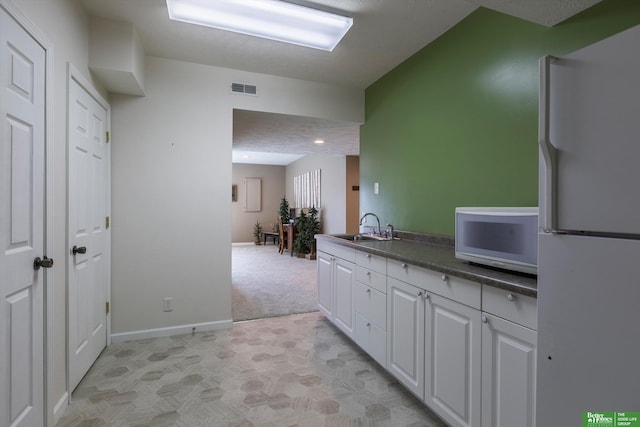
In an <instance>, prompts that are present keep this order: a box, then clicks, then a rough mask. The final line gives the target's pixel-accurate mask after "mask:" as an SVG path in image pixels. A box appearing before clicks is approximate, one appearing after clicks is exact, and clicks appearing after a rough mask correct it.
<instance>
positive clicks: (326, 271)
mask: <svg viewBox="0 0 640 427" xmlns="http://www.w3.org/2000/svg"><path fill="white" fill-rule="evenodd" d="M331 258H332V257H331V255H329V254H326V253H324V252H318V256H317V259H318V308H319V309H320V311H321V312H322V313H324V315H325V316H327V317H328V318H329V319H331V320H333V302H332V298H333V291H332V289H331V282H332V281H333V278H332V272H331V269H332V265H333V262H332V261H331Z"/></svg>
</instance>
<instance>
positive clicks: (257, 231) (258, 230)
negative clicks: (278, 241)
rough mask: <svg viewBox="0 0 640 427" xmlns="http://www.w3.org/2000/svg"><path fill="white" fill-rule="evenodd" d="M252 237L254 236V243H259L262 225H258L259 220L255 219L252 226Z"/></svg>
mask: <svg viewBox="0 0 640 427" xmlns="http://www.w3.org/2000/svg"><path fill="white" fill-rule="evenodd" d="M253 237H254V239H255V240H254V241H253V242H254V243H255V244H256V245H259V244H260V243H261V242H260V239H261V238H262V225H260V221H258V220H256V224H255V225H254V226H253Z"/></svg>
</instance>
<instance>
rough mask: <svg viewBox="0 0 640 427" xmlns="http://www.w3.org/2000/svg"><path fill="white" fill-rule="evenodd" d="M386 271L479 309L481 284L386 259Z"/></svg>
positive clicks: (422, 287)
mask: <svg viewBox="0 0 640 427" xmlns="http://www.w3.org/2000/svg"><path fill="white" fill-rule="evenodd" d="M387 271H388V273H389V276H391V277H394V278H396V279H398V280H402V281H403V282H406V283H409V284H411V285H413V286H417V287H418V288H421V289H424V290H426V291H428V292H433V293H435V294H438V295H440V296H443V297H446V298H449V299H452V300H454V301H457V302H460V303H462V304H466V305H468V306H470V307H473V308H477V309H480V300H481V296H482V286H481V285H480V284H479V283H476V282H472V281H471V280H466V279H462V278H459V277H455V276H450V275H447V274H443V273H440V272H437V271H434V270H429V269H427V268H422V267H418V266H416V265H412V264H407V263H403V262H402V261H396V260H388V261H387Z"/></svg>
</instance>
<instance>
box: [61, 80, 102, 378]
mask: <svg viewBox="0 0 640 427" xmlns="http://www.w3.org/2000/svg"><path fill="white" fill-rule="evenodd" d="M106 129H107V110H106V109H105V107H103V106H102V105H101V104H100V103H99V102H98V101H96V99H94V98H93V97H92V96H91V95H90V94H89V93H88V92H87V90H86V89H85V88H84V87H83V86H82V85H81V84H80V83H79V82H78V81H77V80H76V79H74V78H71V80H70V85H69V246H70V258H69V272H70V274H69V293H68V301H69V382H70V388H71V389H72V390H73V389H74V388H75V387H76V386H77V385H78V383H79V382H80V380H81V379H82V377H83V376H84V374H85V373H86V372H87V370H88V369H89V368H90V367H91V365H92V364H93V362H94V361H95V360H96V358H97V357H98V355H99V354H100V352H101V351H102V349H103V348H104V347H105V346H106V342H107V328H106V312H105V302H106V301H107V296H106V295H107V286H108V283H107V277H108V265H107V263H108V256H107V253H106V251H107V250H108V245H107V240H108V235H107V233H108V231H107V229H106V223H105V220H106V217H107V215H108V212H107V206H108V203H107V201H108V197H109V194H108V186H107V180H108V155H109V151H108V150H109V149H108V145H107V141H106ZM73 247H77V248H84V249H86V250H85V251H84V253H83V252H82V251H77V252H76V253H73V250H72V249H73Z"/></svg>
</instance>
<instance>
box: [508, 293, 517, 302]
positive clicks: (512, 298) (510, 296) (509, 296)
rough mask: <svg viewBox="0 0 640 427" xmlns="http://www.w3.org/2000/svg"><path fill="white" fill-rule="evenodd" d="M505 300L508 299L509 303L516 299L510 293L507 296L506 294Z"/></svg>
mask: <svg viewBox="0 0 640 427" xmlns="http://www.w3.org/2000/svg"><path fill="white" fill-rule="evenodd" d="M507 299H508V300H509V301H514V300H515V299H516V297H515V296H513V294H512V293H508V294H507Z"/></svg>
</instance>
